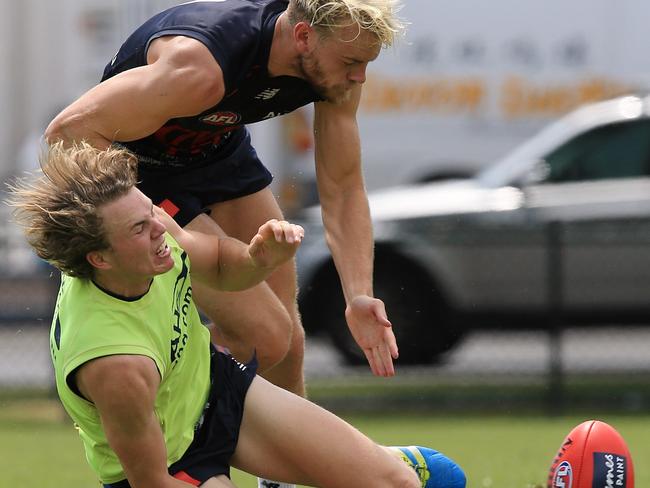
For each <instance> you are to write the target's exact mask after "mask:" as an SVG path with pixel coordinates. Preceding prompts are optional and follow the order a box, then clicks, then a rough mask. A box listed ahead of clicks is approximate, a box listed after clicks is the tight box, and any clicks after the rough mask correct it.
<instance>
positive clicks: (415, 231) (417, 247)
mask: <svg viewBox="0 0 650 488" xmlns="http://www.w3.org/2000/svg"><path fill="white" fill-rule="evenodd" d="M434 136H435V135H434ZM469 142H471V141H468V143H469ZM396 164H398V163H397V162H396ZM369 199H370V207H371V212H372V217H373V223H374V229H375V239H376V249H375V294H376V295H377V296H378V297H380V298H382V299H383V300H384V301H385V302H386V307H387V311H388V314H389V318H390V319H391V321H392V322H393V325H394V328H395V334H396V336H397V338H398V344H399V347H400V362H401V363H403V364H404V363H426V362H431V361H435V360H437V359H439V358H441V357H442V355H443V353H445V352H446V351H448V350H450V349H451V348H452V347H453V346H454V345H455V344H456V343H457V342H458V340H459V339H460V338H461V337H462V335H463V333H464V332H465V331H467V330H470V329H472V328H474V329H476V328H479V327H500V328H505V327H516V328H522V327H548V326H558V325H562V324H565V325H567V324H571V325H574V324H589V325H594V326H595V325H599V324H612V323H624V322H634V323H648V324H650V98H641V97H636V96H627V97H622V98H617V99H614V100H608V101H605V102H600V103H596V104H592V105H588V106H584V107H582V108H579V109H578V110H576V111H574V112H572V113H570V114H568V115H566V116H565V117H563V118H562V119H560V120H558V121H557V122H555V123H553V124H551V125H550V126H548V127H547V128H546V129H544V130H542V131H541V132H540V133H539V134H538V135H536V136H535V137H533V138H531V139H530V140H529V141H527V142H526V143H524V144H523V145H521V146H520V147H518V148H517V149H515V150H514V151H513V152H512V153H511V154H509V155H508V156H507V157H505V158H503V159H502V160H500V161H498V162H496V163H495V164H493V165H490V166H489V167H487V169H486V170H484V171H483V172H481V173H479V174H478V175H477V176H476V177H474V178H471V179H466V180H454V181H445V182H434V183H429V184H422V185H413V186H403V187H397V188H393V189H389V190H385V191H381V192H377V193H374V194H371V195H370V196H369ZM318 216H319V211H318V209H310V210H308V211H307V212H306V218H305V220H306V221H305V222H302V223H303V224H304V225H305V226H306V227H307V238H306V239H305V241H304V244H303V246H302V248H301V250H300V251H299V255H298V273H299V280H300V295H299V300H300V307H301V312H302V315H303V321H304V324H305V328H306V329H307V331H308V332H312V333H313V332H326V333H328V334H330V335H331V337H332V338H333V340H334V343H335V345H336V346H337V347H338V348H339V350H340V351H341V352H342V353H343V355H344V357H345V358H346V359H347V360H348V361H350V362H353V363H356V362H361V361H362V360H363V356H362V353H361V352H360V351H359V350H358V348H357V346H356V344H355V343H354V341H353V340H352V338H351V336H350V334H349V332H348V330H347V326H346V325H345V320H344V318H343V307H344V304H343V297H342V293H341V291H340V285H339V282H338V277H337V274H336V272H335V270H334V266H333V263H332V260H331V257H330V255H329V252H328V250H327V248H326V245H325V243H324V238H323V231H322V226H321V225H320V223H319V217H318Z"/></svg>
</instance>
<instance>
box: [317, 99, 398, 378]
mask: <svg viewBox="0 0 650 488" xmlns="http://www.w3.org/2000/svg"><path fill="white" fill-rule="evenodd" d="M360 96H361V87H357V88H355V89H354V91H353V93H352V96H351V98H350V100H348V101H347V102H345V103H343V104H332V103H327V102H321V103H317V104H316V110H315V121H314V130H315V140H316V174H317V181H318V191H319V194H320V200H321V205H322V212H323V224H324V226H325V232H326V238H327V243H328V245H329V247H330V250H331V252H332V257H333V258H334V263H335V264H336V269H337V271H338V274H339V277H340V279H341V286H342V287H343V294H344V296H345V301H346V305H347V306H346V311H345V316H346V319H347V322H348V325H349V327H350V331H351V332H352V335H353V336H354V338H355V340H356V341H357V344H359V346H360V347H361V349H362V350H363V352H364V354H365V355H366V358H367V359H368V363H369V364H370V368H371V369H372V371H373V373H374V374H376V375H379V376H391V375H393V374H395V370H394V367H393V362H392V358H396V357H397V344H396V343H395V336H394V335H393V332H392V330H391V329H390V327H391V324H390V322H389V321H388V318H387V317H386V311H385V309H384V304H383V302H381V300H378V299H375V298H374V297H373V289H372V274H373V245H374V244H373V236H372V224H371V220H370V212H369V209H368V199H367V196H366V192H365V187H364V183H363V174H362V170H361V149H360V141H359V130H358V127H357V121H356V112H357V108H358V104H359V99H360Z"/></svg>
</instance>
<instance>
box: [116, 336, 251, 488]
mask: <svg viewBox="0 0 650 488" xmlns="http://www.w3.org/2000/svg"><path fill="white" fill-rule="evenodd" d="M210 347H211V355H212V358H211V372H210V378H211V383H212V384H211V387H210V393H209V395H208V400H207V402H206V404H205V408H204V410H203V414H202V415H201V419H200V420H199V422H198V425H197V428H196V431H195V432H194V440H193V441H192V443H191V444H190V446H189V447H188V448H187V450H186V451H185V454H183V456H182V457H181V458H180V459H179V460H178V461H176V462H175V463H174V464H172V465H171V466H170V467H169V474H171V475H172V476H174V477H175V478H178V479H180V480H182V481H185V482H186V483H189V484H191V485H194V486H199V485H200V484H201V483H204V482H205V481H207V480H208V479H210V478H212V477H214V476H218V475H222V474H223V475H226V476H228V477H230V458H231V457H232V455H233V453H234V452H235V448H236V447H237V441H238V439H239V428H240V426H241V421H242V416H243V414H244V399H245V397H246V393H247V392H248V388H249V387H250V385H251V383H252V382H253V379H254V378H255V373H256V371H257V360H256V359H255V358H253V360H252V361H251V362H250V363H248V364H245V365H244V364H241V363H239V362H238V361H236V360H235V359H233V357H232V356H230V355H227V354H224V353H222V352H217V351H216V349H215V348H214V346H212V345H211V346H210ZM130 487H131V485H130V484H129V482H128V481H127V480H122V481H118V482H117V483H110V484H104V488H130Z"/></svg>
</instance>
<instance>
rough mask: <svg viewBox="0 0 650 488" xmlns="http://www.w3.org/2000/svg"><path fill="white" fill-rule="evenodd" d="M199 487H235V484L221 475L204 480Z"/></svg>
mask: <svg viewBox="0 0 650 488" xmlns="http://www.w3.org/2000/svg"><path fill="white" fill-rule="evenodd" d="M201 488H235V485H234V484H233V482H232V481H230V480H229V479H228V477H227V476H224V475H221V476H216V477H214V478H210V479H209V480H206V482H205V483H203V484H201Z"/></svg>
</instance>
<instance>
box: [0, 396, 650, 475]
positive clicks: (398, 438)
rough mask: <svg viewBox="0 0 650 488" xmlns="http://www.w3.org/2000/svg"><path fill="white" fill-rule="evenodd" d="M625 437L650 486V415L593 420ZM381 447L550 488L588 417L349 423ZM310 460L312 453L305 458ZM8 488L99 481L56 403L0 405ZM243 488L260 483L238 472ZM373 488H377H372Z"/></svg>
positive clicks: (375, 418) (363, 419) (395, 418)
mask: <svg viewBox="0 0 650 488" xmlns="http://www.w3.org/2000/svg"><path fill="white" fill-rule="evenodd" d="M594 417H595V418H600V419H601V420H604V421H606V422H609V423H611V424H612V425H614V426H615V427H616V428H617V429H618V430H619V432H621V434H622V435H623V436H624V437H625V439H626V440H627V442H628V445H629V447H630V450H631V452H632V456H633V458H634V461H635V470H636V486H637V487H646V486H650V467H649V466H648V465H647V464H646V463H645V462H644V460H647V459H650V442H648V439H650V416H612V415H602V416H597V415H595V416H594ZM346 419H347V420H349V421H350V422H351V423H352V424H353V425H355V426H356V427H358V428H359V429H360V430H362V431H363V432H365V433H366V434H368V435H369V436H370V437H372V438H373V439H374V440H376V441H377V442H380V443H383V444H422V445H427V446H431V447H434V448H437V449H439V450H441V451H444V452H445V453H447V454H448V455H449V456H451V457H452V458H454V459H455V460H456V461H458V462H459V463H460V464H461V465H462V466H463V468H464V469H465V472H466V474H467V477H468V480H469V483H468V487H469V488H538V487H540V488H541V487H544V488H545V487H546V485H545V481H546V474H547V470H548V467H549V465H550V463H551V460H552V458H553V455H554V454H555V451H556V449H557V448H558V447H559V445H560V443H561V441H562V439H563V438H564V436H565V435H566V434H567V433H568V431H569V430H570V429H571V427H573V426H574V425H576V424H578V423H579V422H581V421H582V420H586V418H578V417H557V418H548V417H540V416H519V415H513V416H506V415H500V416H485V417H482V416H477V415H460V416H439V415H425V414H418V415H408V416H399V415H395V414H386V415H374V414H373V415H367V416H349V417H346ZM306 455H308V453H306ZM0 459H1V460H2V465H3V470H2V471H3V475H2V486H7V487H17V488H18V487H19V488H91V487H95V488H96V487H98V486H99V485H98V482H97V481H96V479H95V477H94V476H93V474H92V472H91V471H90V468H89V467H88V466H87V465H86V462H85V459H84V455H83V452H82V447H81V441H80V440H79V439H78V437H77V433H76V431H75V430H74V428H73V427H72V426H71V424H70V423H69V422H68V421H67V420H65V419H64V416H63V413H62V412H61V411H60V410H59V409H58V407H56V406H55V405H54V404H53V403H51V402H50V403H44V402H43V401H39V402H28V403H25V402H20V403H17V402H2V403H0ZM233 480H234V481H235V483H236V484H237V486H239V487H240V488H254V487H256V484H255V481H254V478H253V477H251V476H248V475H245V474H243V473H238V472H235V473H234V475H233ZM370 488H371V487H370Z"/></svg>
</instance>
